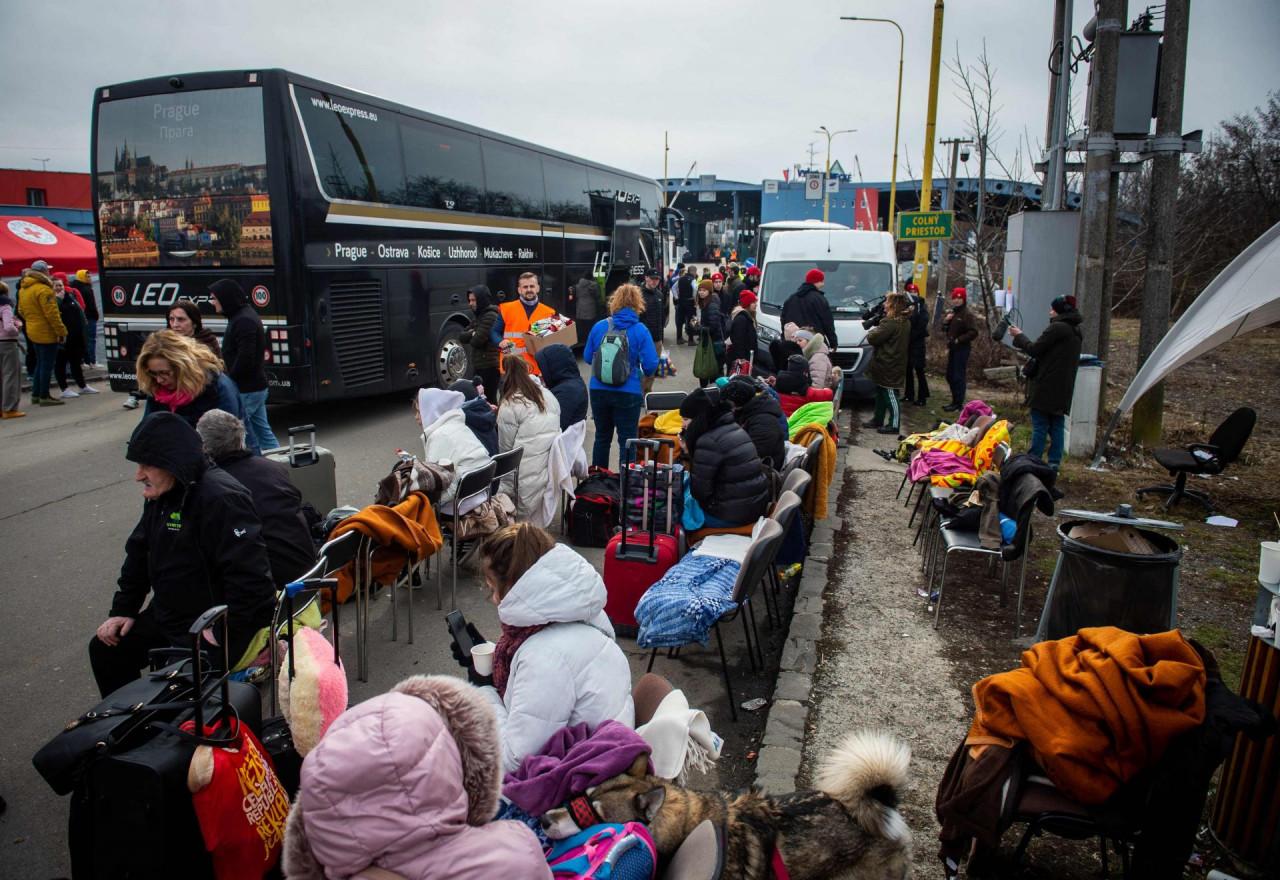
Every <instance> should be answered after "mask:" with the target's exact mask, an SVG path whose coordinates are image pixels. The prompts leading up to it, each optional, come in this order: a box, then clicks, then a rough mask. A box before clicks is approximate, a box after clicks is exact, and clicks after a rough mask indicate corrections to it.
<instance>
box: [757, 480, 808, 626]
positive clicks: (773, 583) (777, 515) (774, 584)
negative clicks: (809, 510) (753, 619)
mask: <svg viewBox="0 0 1280 880" xmlns="http://www.w3.org/2000/svg"><path fill="white" fill-rule="evenodd" d="M803 504H804V502H803V501H801V500H800V496H799V495H797V494H796V493H795V492H793V491H791V490H790V489H788V490H786V491H784V492H783V493H782V494H781V495H779V496H778V500H777V501H776V502H774V505H773V509H772V510H770V511H769V519H771V520H773V521H774V522H776V523H777V524H778V525H779V526H780V527H781V528H782V535H783V538H784V540H785V538H786V536H787V534H788V533H789V532H790V531H791V529H792V528H794V527H795V522H796V517H798V516H800V508H801V506H802V505H803ZM779 546H781V545H779ZM769 587H770V590H771V591H772V592H773V618H771V620H770V622H771V623H772V622H773V619H776V620H777V622H778V623H779V624H781V623H782V604H781V602H782V581H781V580H780V579H779V578H778V567H777V566H776V565H771V566H769ZM770 590H766V591H765V594H764V595H765V610H766V611H768V610H769V592H770Z"/></svg>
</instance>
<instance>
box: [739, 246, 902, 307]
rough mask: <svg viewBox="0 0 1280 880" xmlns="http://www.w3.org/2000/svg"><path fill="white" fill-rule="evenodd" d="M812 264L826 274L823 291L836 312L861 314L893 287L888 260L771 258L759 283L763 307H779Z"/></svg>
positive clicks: (802, 281) (801, 281)
mask: <svg viewBox="0 0 1280 880" xmlns="http://www.w3.org/2000/svg"><path fill="white" fill-rule="evenodd" d="M815 267H816V268H818V269H821V270H822V274H824V275H826V276H827V277H826V285H825V286H824V287H823V289H822V292H823V293H824V294H825V295H826V297H827V302H828V303H830V304H831V311H833V312H835V313H836V314H843V315H846V316H851V317H852V316H858V317H861V316H862V314H863V313H864V312H866V311H867V310H868V309H870V308H871V307H872V306H874V305H875V304H876V303H877V302H879V301H880V300H882V299H884V296H885V294H886V293H889V292H890V291H891V290H893V274H892V273H893V269H892V267H891V266H890V265H889V264H888V263H853V262H844V261H839V260H818V261H816V262H815V261H813V260H774V261H772V262H770V263H769V264H768V265H767V266H765V272H764V279H763V281H762V283H761V297H760V298H761V299H762V300H763V301H764V305H765V307H766V308H768V307H769V306H772V307H773V308H774V309H778V310H781V309H782V304H783V303H785V302H786V301H787V297H789V296H791V294H793V293H795V292H796V291H797V290H798V289H799V288H800V285H801V284H803V283H804V276H805V273H807V272H808V271H809V270H810V269H813V268H815Z"/></svg>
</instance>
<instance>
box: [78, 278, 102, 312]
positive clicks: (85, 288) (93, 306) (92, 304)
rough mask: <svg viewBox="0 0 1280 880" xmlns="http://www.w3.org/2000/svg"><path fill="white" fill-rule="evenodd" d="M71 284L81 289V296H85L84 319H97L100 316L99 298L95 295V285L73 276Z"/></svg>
mask: <svg viewBox="0 0 1280 880" xmlns="http://www.w3.org/2000/svg"><path fill="white" fill-rule="evenodd" d="M71 286H72V287H74V288H75V289H76V290H78V291H80V296H81V297H83V298H84V319H85V320H86V321H97V320H98V318H99V315H98V300H97V299H96V298H95V297H94V295H93V285H92V284H90V283H89V282H88V281H81V280H80V279H79V278H72V279H71Z"/></svg>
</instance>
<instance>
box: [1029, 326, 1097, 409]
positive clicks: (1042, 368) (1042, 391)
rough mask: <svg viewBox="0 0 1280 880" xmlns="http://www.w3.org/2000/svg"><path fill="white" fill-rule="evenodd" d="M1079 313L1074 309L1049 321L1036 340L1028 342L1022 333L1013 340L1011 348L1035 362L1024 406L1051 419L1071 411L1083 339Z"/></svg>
mask: <svg viewBox="0 0 1280 880" xmlns="http://www.w3.org/2000/svg"><path fill="white" fill-rule="evenodd" d="M1080 321H1081V317H1080V313H1079V312H1077V311H1076V310H1075V309H1072V310H1071V311H1069V312H1067V313H1066V314H1065V315H1058V316H1056V317H1054V318H1051V319H1050V321H1049V326H1048V327H1045V328H1044V332H1043V333H1041V334H1040V338H1039V339H1037V340H1036V341H1035V342H1032V341H1031V340H1030V339H1029V338H1028V337H1027V334H1025V333H1019V334H1018V335H1017V336H1015V337H1013V344H1014V346H1015V347H1016V348H1020V349H1022V350H1023V351H1025V352H1026V353H1027V354H1029V355H1031V356H1032V357H1033V358H1035V359H1036V369H1035V375H1034V376H1032V377H1031V382H1030V386H1031V387H1030V388H1029V389H1028V393H1027V406H1029V407H1031V408H1032V409H1037V410H1040V412H1042V413H1047V414H1048V415H1051V416H1060V415H1066V414H1067V413H1068V412H1070V411H1071V397H1072V395H1074V394H1075V391H1076V370H1077V369H1079V367H1080V349H1081V347H1082V346H1083V345H1084V335H1083V334H1082V333H1081V332H1080Z"/></svg>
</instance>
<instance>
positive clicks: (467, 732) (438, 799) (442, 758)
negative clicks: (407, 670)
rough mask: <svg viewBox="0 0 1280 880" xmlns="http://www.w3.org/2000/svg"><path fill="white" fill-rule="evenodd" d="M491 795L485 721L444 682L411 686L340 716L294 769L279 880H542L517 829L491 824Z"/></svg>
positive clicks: (492, 733) (493, 731)
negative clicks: (370, 879) (370, 872)
mask: <svg viewBox="0 0 1280 880" xmlns="http://www.w3.org/2000/svg"><path fill="white" fill-rule="evenodd" d="M501 784H502V769H501V752H500V745H499V741H498V729H497V724H496V721H495V719H494V714H493V710H492V709H491V708H490V707H489V705H488V703H487V702H486V700H485V698H484V697H483V696H482V695H481V694H480V692H479V691H478V690H476V689H475V688H473V687H471V686H470V685H468V684H467V683H466V682H464V681H459V680H458V679H456V678H452V677H449V676H424V675H419V676H414V677H413V678H409V679H406V680H404V681H402V682H401V683H400V684H398V685H396V687H395V689H394V690H392V691H391V692H390V693H387V694H382V695H381V696H378V697H374V698H373V699H371V700H367V701H366V702H363V703H360V704H358V705H356V706H354V707H352V708H351V709H348V710H347V711H346V712H344V713H343V714H342V716H341V717H339V718H338V720H337V721H335V722H334V723H333V725H332V726H331V727H330V728H329V730H328V731H327V732H326V733H325V735H324V738H323V739H321V740H320V742H319V744H318V745H317V746H316V747H315V749H314V750H313V751H312V752H311V753H310V754H308V755H307V757H306V760H305V761H303V764H302V783H301V785H300V787H299V789H298V797H297V799H296V801H295V802H294V805H293V810H292V812H290V814H289V822H288V826H287V828H286V831H285V841H284V873H285V876H286V877H288V878H290V880H337V878H346V877H355V876H358V875H359V874H360V872H361V871H363V870H364V869H365V868H368V867H370V866H374V867H378V868H383V869H385V870H387V871H391V872H393V873H395V874H397V875H399V876H401V877H404V878H406V880H427V878H445V877H452V878H462V880H470V878H474V880H480V878H485V880H491V878H494V877H510V878H517V877H518V878H526V877H528V878H547V880H550V878H551V871H550V869H549V868H548V867H547V863H546V859H545V858H544V856H543V854H542V848H541V847H540V846H539V844H538V840H537V838H536V837H534V835H533V832H532V831H531V830H529V828H527V827H526V826H524V825H521V824H520V823H519V822H491V821H489V820H490V819H492V818H493V816H494V814H495V813H496V812H497V809H498V797H499V792H500V787H501Z"/></svg>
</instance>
